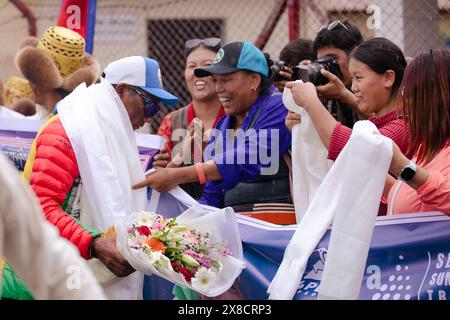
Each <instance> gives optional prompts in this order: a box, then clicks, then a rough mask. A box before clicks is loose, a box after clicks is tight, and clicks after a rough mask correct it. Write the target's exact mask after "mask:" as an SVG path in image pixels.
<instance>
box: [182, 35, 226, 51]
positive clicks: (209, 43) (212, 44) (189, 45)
mask: <svg viewBox="0 0 450 320" xmlns="http://www.w3.org/2000/svg"><path fill="white" fill-rule="evenodd" d="M201 44H202V45H204V46H205V47H208V48H212V49H214V50H215V51H219V49H220V47H222V40H221V39H220V38H206V39H189V40H187V41H186V43H185V47H186V55H187V54H189V53H190V52H191V51H192V50H193V49H195V48H197V47H198V46H199V45H201Z"/></svg>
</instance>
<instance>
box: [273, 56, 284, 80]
mask: <svg viewBox="0 0 450 320" xmlns="http://www.w3.org/2000/svg"><path fill="white" fill-rule="evenodd" d="M286 67H287V66H286V63H285V62H284V61H283V60H279V61H273V64H272V65H271V66H270V71H271V73H272V81H274V82H277V81H282V80H288V79H286V78H285V77H283V76H282V75H280V71H283V70H285V68H286Z"/></svg>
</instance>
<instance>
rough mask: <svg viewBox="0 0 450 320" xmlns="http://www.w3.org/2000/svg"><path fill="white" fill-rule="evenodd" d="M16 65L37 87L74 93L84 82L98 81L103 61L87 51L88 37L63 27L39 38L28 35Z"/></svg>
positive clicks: (18, 54) (50, 29)
mask: <svg viewBox="0 0 450 320" xmlns="http://www.w3.org/2000/svg"><path fill="white" fill-rule="evenodd" d="M15 60H16V65H17V67H18V68H19V70H20V71H21V72H22V74H23V75H24V76H25V77H26V78H27V79H28V80H29V81H30V82H31V83H32V84H33V85H35V86H36V87H39V88H43V89H47V90H48V89H58V88H61V89H64V90H65V91H67V92H72V91H73V90H74V89H75V88H76V87H77V86H78V85H79V84H80V83H83V82H86V84H87V85H91V84H92V83H94V82H95V81H96V80H97V78H98V77H99V76H100V64H99V63H98V62H97V60H96V59H94V57H92V56H91V55H89V54H87V53H85V52H84V39H83V38H82V37H81V36H80V35H79V34H78V33H76V32H74V31H72V30H69V29H66V28H63V27H51V28H49V29H47V30H46V31H45V33H44V35H43V36H42V38H41V39H40V40H39V39H37V38H35V37H28V38H26V39H25V40H24V41H23V42H22V44H21V45H20V50H19V52H18V53H17V55H16V59H15Z"/></svg>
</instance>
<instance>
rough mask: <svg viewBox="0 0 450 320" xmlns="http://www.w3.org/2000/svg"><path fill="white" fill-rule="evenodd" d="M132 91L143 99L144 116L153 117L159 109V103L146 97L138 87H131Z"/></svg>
mask: <svg viewBox="0 0 450 320" xmlns="http://www.w3.org/2000/svg"><path fill="white" fill-rule="evenodd" d="M133 89H134V91H136V93H137V94H138V95H139V96H140V97H141V98H142V100H144V105H145V106H144V115H145V117H146V118H149V117H153V116H154V115H155V114H156V113H157V112H158V111H159V109H160V107H159V103H157V102H154V101H153V100H152V99H150V98H149V97H146V96H145V95H144V94H143V93H142V92H140V91H139V90H138V89H136V88H133Z"/></svg>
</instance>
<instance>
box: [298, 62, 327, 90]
mask: <svg viewBox="0 0 450 320" xmlns="http://www.w3.org/2000/svg"><path fill="white" fill-rule="evenodd" d="M322 69H323V66H322V65H321V64H319V63H311V64H308V65H299V66H298V71H297V73H298V75H297V78H298V79H301V80H302V81H303V82H311V83H312V84H314V85H315V86H316V85H319V84H321V82H323V78H324V77H323V76H322V75H321V73H320V70H322Z"/></svg>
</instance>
